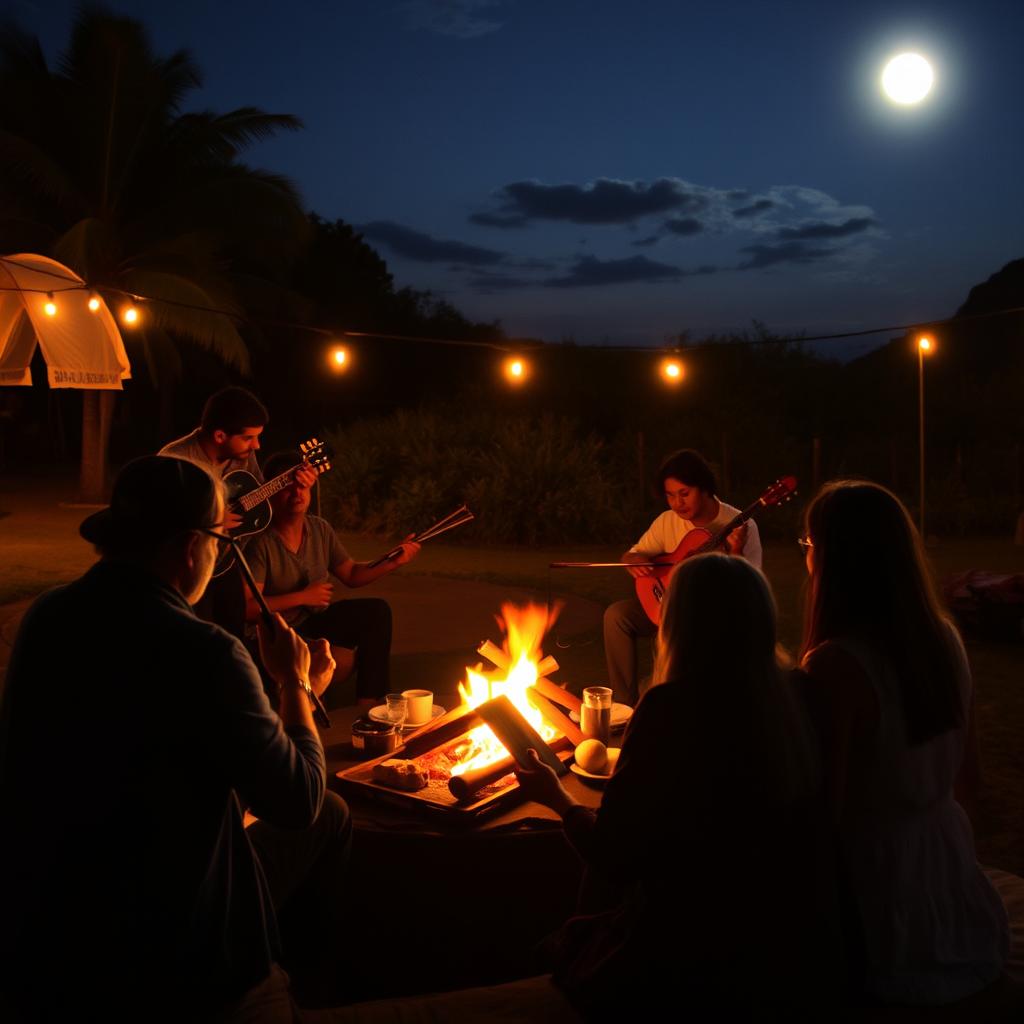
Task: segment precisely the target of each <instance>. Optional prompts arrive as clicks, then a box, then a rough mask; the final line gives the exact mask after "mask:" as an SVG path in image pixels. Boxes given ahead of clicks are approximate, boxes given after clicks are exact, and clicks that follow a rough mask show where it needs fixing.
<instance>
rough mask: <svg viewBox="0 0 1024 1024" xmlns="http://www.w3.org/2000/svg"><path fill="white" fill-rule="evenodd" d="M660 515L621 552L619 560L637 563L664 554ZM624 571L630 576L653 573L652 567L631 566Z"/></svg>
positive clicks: (653, 559)
mask: <svg viewBox="0 0 1024 1024" xmlns="http://www.w3.org/2000/svg"><path fill="white" fill-rule="evenodd" d="M661 524H662V516H658V518H657V519H655V520H654V522H653V523H651V525H650V526H649V527H648V528H647V532H646V533H644V535H643V536H642V537H641V538H640V539H639V540H638V541H637V542H636V543H635V544H634V545H633V546H632V547H631V548H630V549H629V550H628V551H624V552H623V553H622V557H621V558H620V559H619V561H620V562H629V563H632V564H637V563H640V562H653V561H655V560H657V559H658V558H659V557H660V556H661V555H663V554H665V538H664V536H663V531H662V530H661ZM626 572H628V573H629V575H630V576H633V577H640V576H651V575H653V573H654V570H653V569H649V568H641V567H639V566H638V567H637V568H636V569H634V568H632V566H629V567H627V569H626Z"/></svg>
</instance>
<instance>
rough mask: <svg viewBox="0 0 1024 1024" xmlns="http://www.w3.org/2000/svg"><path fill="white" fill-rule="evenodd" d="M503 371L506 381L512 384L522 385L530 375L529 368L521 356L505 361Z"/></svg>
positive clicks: (511, 357)
mask: <svg viewBox="0 0 1024 1024" xmlns="http://www.w3.org/2000/svg"><path fill="white" fill-rule="evenodd" d="M503 369H504V371H505V379H506V380H507V381H508V382H509V383H510V384H521V383H522V382H523V381H524V380H525V379H526V377H527V376H528V374H529V366H528V365H527V363H526V360H524V359H523V358H522V357H520V356H510V357H509V358H508V359H506V360H505V363H504V366H503Z"/></svg>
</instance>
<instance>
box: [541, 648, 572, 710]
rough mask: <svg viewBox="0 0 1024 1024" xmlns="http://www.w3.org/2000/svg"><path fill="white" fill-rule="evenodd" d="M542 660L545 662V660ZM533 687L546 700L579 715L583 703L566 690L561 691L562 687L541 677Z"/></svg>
mask: <svg viewBox="0 0 1024 1024" xmlns="http://www.w3.org/2000/svg"><path fill="white" fill-rule="evenodd" d="M544 660H545V661H547V658H545V659H544ZM552 660H554V659H552ZM543 663H544V662H541V664H542V665H543ZM533 687H534V689H535V690H536V691H537V692H538V693H540V694H543V696H545V697H547V699H548V700H552V701H554V702H555V703H556V704H561V705H562V707H563V708H568V709H569V710H570V711H575V712H576V714H577V715H578V714H579V713H580V709H581V708H582V706H583V701H581V700H580V699H579V697H577V696H576V695H575V694H574V693H570V692H569V691H568V690H563V689H562V687H560V686H559V685H558V684H557V683H553V682H552V681H551V680H550V679H545V678H544V677H543V676H541V677H540V678H539V679H538V680H537V682H535V683H534V684H533Z"/></svg>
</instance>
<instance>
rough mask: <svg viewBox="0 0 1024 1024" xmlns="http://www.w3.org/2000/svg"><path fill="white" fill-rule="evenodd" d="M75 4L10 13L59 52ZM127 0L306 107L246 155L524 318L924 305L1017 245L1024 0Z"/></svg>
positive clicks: (206, 100)
mask: <svg viewBox="0 0 1024 1024" xmlns="http://www.w3.org/2000/svg"><path fill="white" fill-rule="evenodd" d="M75 6H76V5H75V4H73V3H70V2H66V0H45V2H42V0H8V2H6V3H5V4H4V9H5V12H6V13H7V14H8V15H13V16H14V17H15V18H16V19H17V20H18V21H19V22H20V23H21V24H22V25H23V26H24V27H25V28H27V29H29V30H31V31H33V32H35V33H36V34H38V35H39V36H40V37H41V38H42V40H43V42H44V45H45V47H46V50H47V53H48V54H49V55H51V56H55V55H56V53H57V52H58V51H59V50H60V49H61V48H62V47H63V45H64V44H65V43H66V40H67V38H68V33H69V29H70V25H71V22H72V17H73V11H74V9H75ZM108 7H110V8H111V9H113V10H116V11H119V12H122V13H125V14H129V15H132V16H135V17H138V18H139V19H141V20H142V21H144V23H145V24H146V25H147V26H148V27H149V29H150V32H151V36H152V38H153V41H154V44H155V47H156V49H157V51H158V52H159V53H163V54H166V53H169V52H170V51H172V50H175V49H178V48H182V47H184V48H187V49H189V50H190V51H191V52H192V53H193V55H194V56H195V58H196V59H197V61H198V63H199V65H200V67H201V68H202V69H203V71H204V74H205V85H204V88H203V90H202V91H201V92H199V93H196V94H194V96H193V99H192V102H191V103H190V104H189V106H190V108H198V107H206V108H210V109H214V110H219V111H223V110H227V109H229V108H232V107H236V106H242V105H248V104H252V105H256V106H260V107H263V108H264V109H266V110H268V111H272V112H277V113H291V114H296V115H298V116H299V117H301V118H302V120H303V121H304V123H305V130H304V131H303V132H301V133H299V134H297V135H285V136H281V137H279V138H278V139H276V140H274V141H273V142H269V143H265V144H261V145H260V146H258V147H257V148H255V149H253V150H251V151H250V152H249V154H248V156H247V159H248V161H249V162H250V163H252V164H254V165H257V166H261V167H265V168H268V169H272V170H275V171H280V172H284V173H286V174H288V175H290V176H291V177H292V178H293V179H294V180H295V181H296V182H297V183H298V185H299V187H300V189H301V191H302V193H303V196H304V198H305V200H306V202H307V204H308V205H309V207H310V208H311V209H313V210H315V211H316V212H317V213H319V214H320V215H321V216H323V217H325V218H327V219H335V218H341V219H343V220H345V221H348V222H349V223H351V224H354V225H356V226H357V227H358V228H359V229H360V230H361V231H362V232H363V233H364V235H365V237H366V238H367V240H368V241H369V242H370V243H371V244H372V245H373V246H374V247H375V248H376V249H377V250H378V251H379V252H380V253H381V255H382V256H383V257H384V258H385V259H386V260H387V262H388V266H389V269H390V270H391V271H392V273H393V274H394V276H395V279H396V284H398V285H399V286H403V285H412V286H414V287H416V288H424V289H431V290H432V291H434V292H435V293H437V294H438V295H441V296H444V297H445V298H447V299H449V300H450V301H451V302H453V303H454V304H455V305H456V306H457V307H458V308H459V309H460V310H462V311H463V312H464V313H465V314H466V315H467V316H470V317H472V318H474V319H482V320H500V321H501V323H502V325H503V327H504V328H505V329H506V331H507V332H508V333H509V334H510V335H512V336H533V337H540V338H543V339H546V340H549V341H558V340H561V339H563V338H575V339H576V340H577V341H579V342H581V343H597V344H601V343H629V344H632V343H635V344H661V343H663V342H664V341H665V340H666V339H667V338H668V337H669V336H671V335H673V334H676V333H678V332H680V331H683V330H689V331H690V332H692V334H693V335H694V336H696V337H700V336H702V335H704V334H706V333H708V332H712V331H729V330H734V329H744V328H748V327H749V326H750V324H751V321H752V320H754V319H757V320H760V321H763V322H764V323H766V324H767V326H768V327H769V328H771V329H772V330H775V331H778V332H783V333H791V332H799V331H804V332H807V333H809V334H818V333H825V332H832V331H849V330H858V329H863V328H868V327H872V326H881V325H888V324H898V323H904V322H912V321H915V320H926V319H931V318H937V317H942V316H946V315H949V314H951V313H952V312H953V311H954V310H955V308H956V307H957V306H958V305H959V304H960V303H961V302H962V301H963V299H964V298H965V297H966V294H967V291H968V289H969V288H970V287H971V286H972V285H973V284H976V283H977V282H979V281H981V280H984V279H985V278H986V277H988V276H989V275H990V274H991V273H993V272H995V271H996V270H998V269H999V268H1000V267H1001V266H1002V265H1003V264H1005V263H1006V262H1008V261H1009V260H1011V259H1014V258H1017V257H1020V256H1024V231H1022V228H1024V203H1022V201H1021V193H1020V188H1021V186H1020V182H1021V173H1022V172H1021V168H1022V166H1024V133H1022V131H1021V124H1020V113H1021V106H1022V99H1024V62H1022V61H1021V59H1020V47H1021V40H1022V38H1024V4H1022V3H1020V2H1019V0H1007V2H1001V0H975V2H970V3H967V2H964V0H959V2H957V3H926V2H921V3H899V2H898V0H886V2H874V0H859V2H856V3H852V2H848V3H838V4H828V3H821V2H816V3H804V2H780V3H768V2H747V3H738V2H729V0H723V2H720V3H685V2H682V0H672V2H668V0H634V2H625V0H577V2H571V0H544V2H541V0H404V2H403V0H377V2H373V0H363V2H354V0H350V2H345V0H333V2H331V0H320V2H314V0H297V2H293V3H267V2H263V0H247V2H245V3H242V2H238V0H225V2H221V3H208V2H206V0H176V2H174V3H167V2H161V3H154V2H152V0H150V2H146V0H120V2H115V3H111V4H108ZM903 50H915V51H917V52H920V53H922V54H924V55H925V56H927V57H928V58H929V60H931V62H932V64H933V66H934V68H935V74H936V84H935V87H934V89H933V91H932V93H931V95H930V97H929V98H928V99H926V100H925V101H924V102H923V103H922V104H921V105H919V106H916V107H905V108H898V107H895V106H894V105H892V104H891V103H889V102H888V101H886V100H885V99H884V98H883V97H882V95H881V92H880V89H879V85H878V80H879V75H880V72H881V69H882V66H883V64H884V62H885V60H886V59H887V58H888V57H889V56H892V55H894V54H896V53H899V52H901V51H903ZM885 340H887V336H886V335H880V336H878V337H877V338H876V339H874V341H875V342H879V343H880V342H882V341H885Z"/></svg>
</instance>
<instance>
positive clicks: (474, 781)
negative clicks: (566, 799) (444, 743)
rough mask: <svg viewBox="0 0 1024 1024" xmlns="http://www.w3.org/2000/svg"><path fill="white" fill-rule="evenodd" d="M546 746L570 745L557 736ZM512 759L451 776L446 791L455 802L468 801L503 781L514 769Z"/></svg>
mask: <svg viewBox="0 0 1024 1024" xmlns="http://www.w3.org/2000/svg"><path fill="white" fill-rule="evenodd" d="M548 746H549V747H550V748H551V749H552V750H554V751H559V750H564V749H565V748H566V747H570V746H572V744H571V743H570V742H569V741H568V740H567V739H566V738H565V737H564V736H559V737H558V738H557V739H554V740H552V741H551V742H550V743H549V744H548ZM515 763H516V760H515V758H514V757H511V756H509V757H503V758H502V759H501V760H500V761H492V762H491V764H488V765H484V767H483V768H477V769H476V770H475V771H469V772H463V774H462V775H453V776H452V777H451V778H450V779H449V780H448V789H449V791H450V792H451V794H452V796H453V797H455V799H456V800H470V799H472V797H473V796H474V794H476V793H477V792H479V791H480V790H481V789H483V788H484V787H485V786H490V785H492V784H493V783H495V782H497V781H498V780H499V779H503V778H504V777H505V776H506V775H508V773H509V772H510V771H512V769H513V768H514V767H515Z"/></svg>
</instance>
